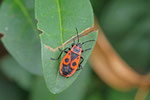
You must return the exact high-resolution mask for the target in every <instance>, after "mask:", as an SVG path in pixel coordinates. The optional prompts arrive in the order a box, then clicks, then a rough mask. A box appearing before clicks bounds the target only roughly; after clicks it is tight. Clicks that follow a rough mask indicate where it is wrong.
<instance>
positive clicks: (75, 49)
mask: <svg viewBox="0 0 150 100" xmlns="http://www.w3.org/2000/svg"><path fill="white" fill-rule="evenodd" d="M76 31H77V38H78V41H77V43H75V39H73V43H72V48H69V47H67V48H65V49H63V50H61V49H59V50H60V51H61V53H60V55H59V56H58V58H56V59H55V58H51V60H58V59H59V58H60V57H61V55H62V54H63V53H66V55H65V56H64V57H63V59H62V61H61V63H60V67H59V70H60V74H61V75H63V76H65V77H70V76H72V75H73V74H74V73H75V72H76V71H77V70H80V69H82V65H81V64H82V63H83V61H84V58H83V57H82V56H81V54H82V53H83V52H85V51H88V50H91V48H88V49H85V50H82V45H83V44H85V43H87V42H92V41H95V40H88V41H85V42H83V43H80V42H79V35H78V30H77V28H76ZM67 50H68V51H67ZM80 60H81V61H80Z"/></svg>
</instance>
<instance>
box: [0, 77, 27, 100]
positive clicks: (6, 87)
mask: <svg viewBox="0 0 150 100" xmlns="http://www.w3.org/2000/svg"><path fill="white" fill-rule="evenodd" d="M1 76H2V75H0V100H25V99H24V97H23V96H24V94H25V93H24V91H22V90H21V89H20V88H18V87H17V86H16V85H15V84H12V83H10V82H8V81H5V80H4V79H2V77H1Z"/></svg>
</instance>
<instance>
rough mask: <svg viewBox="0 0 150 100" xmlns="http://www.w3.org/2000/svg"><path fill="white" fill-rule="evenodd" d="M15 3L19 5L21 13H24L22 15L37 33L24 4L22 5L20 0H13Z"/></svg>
mask: <svg viewBox="0 0 150 100" xmlns="http://www.w3.org/2000/svg"><path fill="white" fill-rule="evenodd" d="M14 1H15V3H16V4H17V5H18V6H19V8H20V9H21V11H22V13H23V14H24V16H25V17H26V19H27V21H28V22H29V24H30V25H31V27H32V28H33V30H34V33H37V30H36V27H35V25H34V23H33V21H32V19H31V17H30V15H29V12H28V10H27V9H26V8H25V6H24V5H23V3H22V2H21V1H20V0H14Z"/></svg>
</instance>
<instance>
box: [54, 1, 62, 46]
mask: <svg viewBox="0 0 150 100" xmlns="http://www.w3.org/2000/svg"><path fill="white" fill-rule="evenodd" d="M56 3H57V10H58V17H59V28H60V38H61V44H63V42H64V41H63V31H62V17H61V9H60V2H59V0H56Z"/></svg>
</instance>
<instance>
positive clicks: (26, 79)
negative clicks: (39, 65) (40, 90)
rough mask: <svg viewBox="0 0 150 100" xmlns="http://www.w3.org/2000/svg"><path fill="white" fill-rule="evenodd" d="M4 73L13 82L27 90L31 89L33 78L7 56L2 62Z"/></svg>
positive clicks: (0, 63)
mask: <svg viewBox="0 0 150 100" xmlns="http://www.w3.org/2000/svg"><path fill="white" fill-rule="evenodd" d="M0 66H1V70H2V72H3V73H4V74H5V75H6V76H7V77H8V78H9V79H11V80H13V81H15V82H16V83H17V84H18V85H19V86H21V87H22V88H23V89H25V90H29V89H30V88H31V84H32V80H33V76H32V75H31V74H30V73H29V72H27V71H26V70H24V69H23V68H21V67H20V65H19V64H18V63H17V62H16V61H15V60H14V59H13V58H12V57H11V56H5V57H3V59H2V60H1V61H0Z"/></svg>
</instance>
